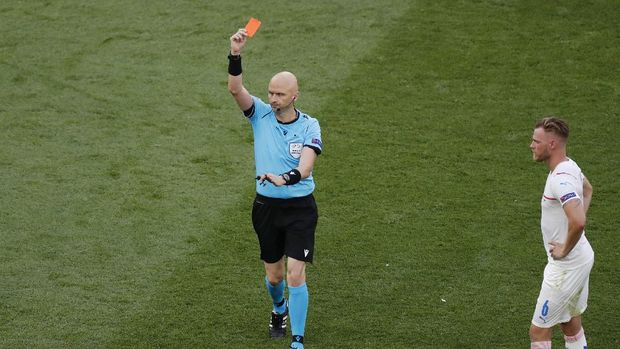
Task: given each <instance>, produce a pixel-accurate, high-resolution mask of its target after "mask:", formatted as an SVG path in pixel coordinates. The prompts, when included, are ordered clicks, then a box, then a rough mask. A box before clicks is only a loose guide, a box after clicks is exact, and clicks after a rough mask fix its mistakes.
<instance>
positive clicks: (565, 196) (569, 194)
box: [560, 192, 577, 204]
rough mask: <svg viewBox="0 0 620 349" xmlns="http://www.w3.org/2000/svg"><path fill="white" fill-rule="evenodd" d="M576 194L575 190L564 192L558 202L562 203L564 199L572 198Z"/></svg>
mask: <svg viewBox="0 0 620 349" xmlns="http://www.w3.org/2000/svg"><path fill="white" fill-rule="evenodd" d="M576 196H577V193H575V192H572V193H568V194H566V195H564V196H562V197H561V198H560V203H562V204H563V203H565V202H566V201H568V200H569V199H572V198H574V197H576Z"/></svg>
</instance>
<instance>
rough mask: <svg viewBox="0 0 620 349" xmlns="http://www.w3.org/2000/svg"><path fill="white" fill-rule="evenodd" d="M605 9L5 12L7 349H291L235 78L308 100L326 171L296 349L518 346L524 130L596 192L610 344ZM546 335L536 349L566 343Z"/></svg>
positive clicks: (96, 8) (480, 4)
mask: <svg viewBox="0 0 620 349" xmlns="http://www.w3.org/2000/svg"><path fill="white" fill-rule="evenodd" d="M618 13H620V3H618V1H561V2H559V1H544V2H541V1H501V0H496V1H391V2H387V1H383V2H377V1H370V0H365V1H355V2H354V1H333V0H331V1H312V2H256V1H237V2H228V1H209V2H198V1H179V2H174V3H173V2H166V1H148V2H147V1H135V2H126V1H102V2H94V1H87V2H83V1H55V2H45V1H36V2H35V1H23V2H17V1H5V2H2V4H0V34H1V35H0V140H1V147H0V169H1V171H0V347H2V348H284V347H286V345H287V342H286V341H272V340H270V339H268V338H266V337H267V322H268V318H269V310H270V306H269V303H268V296H267V293H266V291H265V289H264V285H263V281H262V274H263V271H262V264H261V262H260V261H259V260H258V258H257V242H256V237H255V235H254V232H253V230H252V226H251V222H250V206H251V200H252V196H253V190H254V180H253V175H254V173H253V171H254V169H253V151H252V135H251V131H250V126H249V125H248V124H247V123H246V121H245V120H244V119H243V117H242V116H241V114H240V113H239V112H238V110H237V107H236V105H235V103H234V102H233V99H232V98H231V97H230V96H229V95H228V92H227V90H226V78H227V73H226V67H227V60H226V54H227V50H228V47H229V41H228V38H229V36H230V35H231V34H232V33H233V32H234V31H235V30H236V29H237V28H239V27H241V26H243V25H244V24H245V22H246V21H247V19H248V18H249V17H250V16H255V17H257V18H260V19H261V20H262V21H263V27H262V28H261V29H260V31H259V32H258V34H257V35H256V36H255V37H254V38H253V39H251V40H250V42H249V43H248V45H247V48H246V50H245V52H244V69H245V74H244V75H245V83H246V86H247V87H248V89H249V90H250V91H251V92H253V93H254V94H256V95H258V96H261V97H264V98H266V86H267V82H268V80H269V78H270V77H271V76H272V75H273V74H274V73H276V72H278V71H280V70H284V69H286V70H290V71H293V72H295V73H296V74H297V75H298V77H299V79H300V82H301V96H300V99H299V102H298V107H300V108H301V109H302V110H304V111H306V112H307V113H309V114H311V115H313V116H315V117H317V118H318V119H319V120H320V122H321V126H322V130H323V141H324V144H325V152H324V154H323V155H321V156H320V158H319V160H318V162H317V165H316V168H315V176H316V181H317V191H316V197H317V201H318V204H319V210H320V216H321V218H320V222H319V227H318V231H317V245H316V261H315V263H314V265H313V266H310V267H309V268H308V274H309V275H308V284H309V287H310V292H311V294H310V297H311V298H310V302H311V305H310V312H309V317H308V323H307V336H306V342H307V347H308V348H479V347H483V348H524V347H527V346H528V345H529V344H528V342H529V340H528V335H527V331H528V327H529V323H530V319H531V316H532V312H533V308H534V304H535V301H536V297H537V294H538V289H539V285H540V282H541V278H542V272H543V267H544V265H545V255H544V250H543V247H542V243H541V234H540V231H539V210H540V209H539V200H540V196H541V192H542V189H543V186H544V181H545V179H546V173H547V170H546V168H545V167H544V165H542V164H536V163H534V162H533V161H532V159H531V155H530V151H529V149H528V145H529V143H530V137H531V128H532V126H533V123H534V122H535V120H536V119H538V118H539V117H542V116H545V115H549V114H557V115H561V116H564V117H565V118H566V119H568V120H569V122H570V124H571V126H572V136H571V139H570V145H569V153H570V156H571V157H573V158H574V159H575V160H576V161H577V162H578V163H579V164H580V165H581V167H582V168H583V169H584V171H585V173H586V174H587V175H588V177H589V179H590V181H591V182H592V184H593V186H594V188H595V192H594V193H595V194H594V199H593V202H592V206H591V209H590V213H589V217H588V218H589V222H588V228H587V230H588V237H589V239H590V241H591V243H592V245H593V247H594V250H595V253H596V263H595V266H594V270H593V271H592V275H591V283H590V286H591V294H590V302H589V308H588V310H587V312H586V315H585V319H584V320H585V327H586V331H587V335H588V343H589V344H590V346H591V347H592V348H617V347H620V340H619V339H618V338H619V337H620V330H618V325H619V324H620V291H619V286H620V282H619V278H618V269H619V267H620V254H619V253H618V246H620V237H619V235H618V233H619V231H620V229H619V228H620V227H619V225H618V210H619V208H620V202H619V197H620V195H619V194H620V192H619V191H620V187H619V184H618V182H619V181H618V175H619V172H618V170H619V169H620V147H619V143H618V135H619V134H620V115H619V113H620V107H619V103H618V101H619V100H620V98H619V97H620V96H619V91H620V85H619V84H620V71H619V65H618V57H620V37H619V34H618V33H619V30H620V20H619V18H620V17H619V16H618ZM562 345H563V341H562V339H561V336H560V334H559V332H557V331H556V333H555V336H554V346H556V347H561V346H562Z"/></svg>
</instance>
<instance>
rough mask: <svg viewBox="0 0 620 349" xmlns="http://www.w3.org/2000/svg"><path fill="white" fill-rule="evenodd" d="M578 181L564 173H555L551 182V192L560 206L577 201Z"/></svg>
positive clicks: (578, 197)
mask: <svg viewBox="0 0 620 349" xmlns="http://www.w3.org/2000/svg"><path fill="white" fill-rule="evenodd" d="M579 185H580V183H579V181H578V180H577V178H576V177H575V176H574V175H572V174H570V173H566V172H560V173H557V174H556V175H555V176H554V177H553V179H552V181H551V192H552V193H553V197H555V198H557V199H558V201H559V202H560V204H561V205H562V206H564V204H566V203H567V202H569V201H572V200H575V199H579V200H581V197H580V196H579V190H578V189H579Z"/></svg>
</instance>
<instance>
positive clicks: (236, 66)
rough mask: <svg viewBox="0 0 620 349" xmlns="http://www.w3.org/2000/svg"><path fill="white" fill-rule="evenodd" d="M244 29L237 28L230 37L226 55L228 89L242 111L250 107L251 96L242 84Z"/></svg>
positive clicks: (245, 37) (245, 36)
mask: <svg viewBox="0 0 620 349" xmlns="http://www.w3.org/2000/svg"><path fill="white" fill-rule="evenodd" d="M247 38H248V35H247V33H246V31H245V29H239V30H238V31H237V32H236V33H235V34H233V36H231V37H230V55H229V56H228V91H229V92H230V94H231V95H232V96H233V98H234V99H235V101H236V102H237V104H238V105H239V108H240V109H241V110H242V111H246V110H249V109H250V108H251V107H252V103H253V102H252V96H251V95H250V93H249V92H248V90H246V88H245V87H244V86H243V75H242V74H241V50H242V49H243V46H245V43H246V41H247Z"/></svg>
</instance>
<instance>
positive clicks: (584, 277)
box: [532, 259, 594, 328]
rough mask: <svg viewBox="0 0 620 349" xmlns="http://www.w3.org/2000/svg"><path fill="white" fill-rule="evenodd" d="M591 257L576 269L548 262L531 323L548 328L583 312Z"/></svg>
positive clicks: (586, 299) (586, 305) (586, 298)
mask: <svg viewBox="0 0 620 349" xmlns="http://www.w3.org/2000/svg"><path fill="white" fill-rule="evenodd" d="M593 264H594V259H592V260H591V261H590V262H588V263H586V264H584V265H582V266H580V267H577V268H575V269H564V268H561V267H558V266H557V265H555V264H547V266H546V267H545V276H544V279H543V282H542V286H541V287H540V294H539V295H538V302H537V304H536V310H535V311H534V316H533V317H532V324H534V325H535V326H537V327H541V328H550V327H553V326H555V325H557V324H561V323H565V322H568V321H569V320H570V319H571V318H573V317H575V316H578V315H581V314H583V312H584V311H585V310H586V308H587V307H588V282H589V280H590V270H592V265H593Z"/></svg>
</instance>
